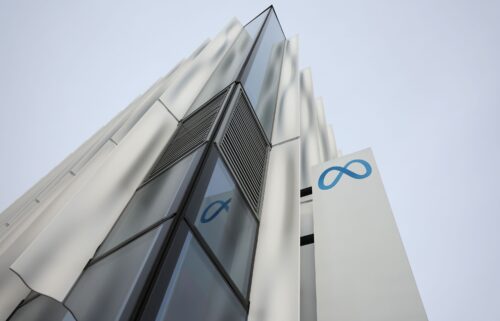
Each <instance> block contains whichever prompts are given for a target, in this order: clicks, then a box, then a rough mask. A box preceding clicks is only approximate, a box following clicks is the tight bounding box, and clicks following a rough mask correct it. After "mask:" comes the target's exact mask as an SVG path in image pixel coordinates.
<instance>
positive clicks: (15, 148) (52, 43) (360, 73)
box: [0, 0, 500, 321]
mask: <svg viewBox="0 0 500 321" xmlns="http://www.w3.org/2000/svg"><path fill="white" fill-rule="evenodd" d="M269 4H270V3H269V2H265V1H236V0H234V1H218V0H212V1H192V0H183V1H144V0H143V1H128V0H121V1H118V0H111V1H98V0H86V1H62V0H61V1H54V0H46V1H35V0H31V1H25V0H0V99H1V102H0V150H1V153H0V177H1V178H2V181H1V183H0V210H3V209H5V208H6V207H7V206H8V205H9V204H10V203H12V202H13V201H14V200H15V199H16V198H17V197H19V196H20V195H21V194H22V193H23V192H24V191H26V190H27V189H28V188H29V187H30V186H32V185H33V184H34V183H35V182H36V181H37V180H38V179H40V178H41V177H42V176H43V175H45V174H46V173H47V172H48V171H50V170H51V169H52V168H53V167H54V166H55V165H57V164H58V163H59V162H60V161H61V160H62V159H63V158H64V157H66V156H67V155H68V154H69V153H70V152H72V151H73V150H75V149H76V148H77V147H78V146H79V145H80V144H81V143H82V142H83V141H84V140H85V139H86V138H88V137H89V136H90V135H91V134H93V133H94V132H95V131H96V130H98V129H99V128H100V127H101V126H103V125H104V124H106V122H107V121H109V120H110V119H111V118H112V117H113V116H114V115H115V114H117V113H118V112H119V111H120V110H122V109H123V108H124V107H126V106H127V105H128V103H130V102H131V101H132V100H133V99H134V98H135V97H137V96H138V95H139V94H141V93H142V92H144V91H145V90H146V89H147V88H149V86H151V85H152V84H153V83H154V82H155V81H156V80H157V79H158V78H160V77H161V76H163V75H165V74H166V73H167V72H168V71H169V70H170V69H171V68H173V67H174V66H175V65H176V64H177V62H179V61H180V60H181V59H182V58H184V57H187V56H188V55H189V54H190V53H191V52H192V51H193V50H194V49H196V48H197V47H198V45H199V44H201V43H202V42H203V41H204V40H205V39H207V38H209V37H213V36H215V35H216V34H217V32H218V31H219V30H221V29H222V28H223V27H224V26H225V25H226V24H227V23H228V22H229V20H230V19H231V18H232V17H237V18H238V19H239V20H240V21H241V22H243V23H246V22H247V21H249V20H250V19H251V18H252V17H253V16H255V15H257V14H258V13H259V12H260V11H262V10H263V9H264V8H265V7H267V6H268V5H269ZM274 5H275V8H276V11H277V13H278V17H279V19H280V21H281V23H282V25H283V28H284V30H285V33H286V35H287V36H289V37H291V36H293V35H296V34H298V35H299V38H300V65H301V66H302V67H311V68H312V72H313V80H314V87H315V94H316V95H317V96H319V97H322V98H323V101H324V104H325V107H326V114H327V120H328V122H329V123H331V124H332V125H333V127H334V130H335V135H336V138H337V144H338V146H339V147H340V148H341V149H342V152H343V153H344V154H348V153H351V152H355V151H358V150H361V149H363V148H366V147H372V149H373V151H374V154H375V156H376V159H377V163H378V166H379V169H380V172H381V175H382V177H383V180H384V184H385V187H386V190H387V193H388V196H389V199H390V201H391V205H392V207H393V211H394V215H395V218H396V221H397V224H398V227H399V229H400V233H401V237H402V239H403V242H404V245H405V248H406V251H407V253H408V257H409V260H410V263H411V266H412V269H413V272H414V275H415V278H416V281H417V285H418V288H419V290H420V293H421V296H422V300H423V303H424V306H425V308H426V311H427V314H428V317H429V320H430V321H466V320H471V321H478V320H479V321H499V320H500V309H499V308H498V303H499V302H500V276H499V272H498V271H500V251H499V248H498V245H499V244H500V233H498V231H497V230H498V228H499V227H500V195H499V194H500V193H499V190H500V189H499V188H498V186H497V181H498V180H499V179H500V166H498V164H499V163H500V149H499V139H500V127H499V126H498V125H497V123H498V122H499V120H500V59H499V57H500V41H499V40H500V1H498V0H497V1H488V0H476V1H472V0H470V1H463V0H453V1H452V0H418V1H417V0H414V1H401V0H399V1H395V0H393V1H391V0H379V1H369V0H351V1H277V2H275V3H274Z"/></svg>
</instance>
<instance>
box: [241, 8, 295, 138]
mask: <svg viewBox="0 0 500 321" xmlns="http://www.w3.org/2000/svg"><path fill="white" fill-rule="evenodd" d="M284 44H285V35H284V34H283V31H282V30H281V26H280V24H279V22H278V18H277V17H276V13H275V12H274V10H271V11H270V13H269V16H268V18H267V20H266V23H265V25H264V29H263V31H262V34H261V36H260V38H259V39H258V40H257V45H256V47H255V49H254V51H253V52H252V56H251V58H250V61H249V63H248V65H247V66H246V67H245V68H246V70H245V71H244V73H243V77H242V79H241V82H242V84H243V87H244V88H245V92H246V94H247V96H248V98H249V99H250V102H251V103H252V106H253V108H254V109H255V113H256V114H257V117H258V118H259V120H260V122H261V124H262V127H263V128H264V131H265V132H266V134H267V136H268V137H270V135H271V131H272V126H273V120H274V110H275V107H276V97H277V94H278V86H279V78H280V73H281V62H282V58H283V49H284Z"/></svg>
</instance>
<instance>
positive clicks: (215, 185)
mask: <svg viewBox="0 0 500 321" xmlns="http://www.w3.org/2000/svg"><path fill="white" fill-rule="evenodd" d="M213 155H216V154H215V153H214V154H213ZM214 159H215V158H214ZM199 188H205V190H204V191H202V192H203V198H202V199H201V201H193V202H191V205H190V208H189V209H188V211H189V216H190V217H191V220H193V218H194V225H195V226H196V228H197V229H198V231H199V232H200V233H201V234H202V235H203V238H204V240H205V241H206V242H207V243H208V245H209V246H210V248H211V250H212V251H213V252H214V253H215V255H216V256H217V258H218V260H219V261H220V262H221V264H222V265H223V266H224V268H225V270H226V271H227V273H228V274H229V275H230V276H231V278H232V280H233V281H234V282H235V283H236V285H237V286H238V288H239V289H240V290H241V293H242V294H243V295H245V296H246V294H247V292H248V283H249V278H250V274H251V268H252V266H251V265H252V264H251V263H252V256H253V248H254V244H255V236H256V232H257V222H256V220H255V218H254V217H253V215H252V214H251V212H250V209H249V208H248V206H247V205H246V202H245V200H244V199H243V196H242V195H241V193H240V192H239V190H238V189H237V187H236V185H235V183H234V181H233V179H232V178H231V176H230V174H229V172H228V170H227V169H226V167H225V166H224V164H223V162H222V160H221V159H220V158H219V159H217V160H216V163H215V167H214V168H213V171H212V173H211V176H210V180H209V182H208V185H207V186H206V187H204V186H203V184H200V187H199Z"/></svg>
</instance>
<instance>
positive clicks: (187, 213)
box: [0, 7, 426, 321]
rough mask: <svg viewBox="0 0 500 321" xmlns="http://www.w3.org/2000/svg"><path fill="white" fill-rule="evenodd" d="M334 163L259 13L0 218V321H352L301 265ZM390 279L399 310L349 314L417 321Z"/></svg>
mask: <svg viewBox="0 0 500 321" xmlns="http://www.w3.org/2000/svg"><path fill="white" fill-rule="evenodd" d="M338 156H339V153H338V151H337V147H336V144H335V139H334V136H333V131H332V129H331V127H330V126H328V125H327V124H326V120H325V115H324V109H323V105H322V101H321V100H320V99H317V98H316V97H315V96H314V92H313V86H312V77H311V72H310V70H308V69H306V70H302V71H301V70H299V68H298V39H297V38H296V37H295V38H291V39H287V38H286V36H285V34H284V32H283V30H282V28H281V25H280V23H279V20H278V17H277V16H276V13H275V11H274V9H273V8H272V7H270V8H268V9H266V10H265V11H263V12H262V13H261V14H260V15H258V16H257V17H256V18H255V19H253V20H252V21H251V22H249V23H248V24H246V25H242V24H241V23H239V22H238V21H237V20H233V21H231V22H230V23H229V24H228V25H227V27H226V28H225V29H224V30H222V31H221V32H220V33H219V34H218V35H217V36H216V37H215V38H214V39H211V40H207V41H206V42H205V43H203V44H202V45H201V46H200V47H199V48H198V49H197V50H196V51H195V52H194V53H193V54H192V55H191V56H189V57H188V58H186V59H184V60H183V61H181V62H180V63H179V64H178V65H177V66H176V67H175V68H174V69H173V70H172V71H171V72H170V73H169V74H168V75H167V76H165V77H164V78H161V79H160V80H158V81H157V82H156V83H155V84H154V85H153V86H152V87H151V88H150V89H149V90H148V91H147V92H146V93H144V94H143V95H141V96H139V97H138V98H137V99H136V100H134V101H133V102H132V103H131V104H130V105H129V106H128V107H127V108H126V109H124V110H123V111H122V112H121V113H120V114H118V115H117V116H116V117H115V118H114V119H113V120H112V121H111V122H110V123H108V124H107V125H106V126H104V127H103V128H102V129H101V130H100V131H99V132H97V133H96V134H95V135H94V136H92V137H91V138H90V139H89V140H88V141H87V142H85V143H84V144H83V145H82V146H81V147H80V148H79V149H77V150H76V151H75V152H74V153H72V154H71V155H69V156H68V157H67V158H66V159H65V160H64V161H63V162H62V163H61V164H60V165H58V167H56V168H55V169H54V170H53V171H52V172H50V173H49V174H48V175H47V176H46V177H44V178H43V179H42V180H41V181H40V182H38V183H37V184H36V185H35V186H33V188H31V189H30V190H29V191H27V192H26V193H25V194H24V195H23V196H22V197H21V198H19V199H18V200H17V201H16V202H15V203H14V204H12V205H11V206H10V207H9V208H7V209H6V210H5V211H4V213H3V214H2V215H1V216H0V297H1V298H2V299H1V300H0V320H7V319H8V320H11V321H18V320H22V321H34V320H53V321H63V320H64V321H69V320H78V321H87V320H88V321H96V320H106V321H108V320H172V321H174V320H192V321H196V320H205V321H216V320H217V321H221V320H227V321H237V320H251V321H266V320H272V321H279V320H283V321H285V320H286V321H293V320H297V321H299V320H303V321H314V320H325V321H326V320H328V319H329V320H334V321H335V320H339V321H340V320H358V319H359V314H353V315H350V316H347V317H345V318H344V317H343V316H336V315H334V316H333V318H331V316H332V315H331V314H329V313H330V312H329V311H327V310H328V309H327V308H325V307H327V306H328V302H327V303H326V304H324V302H325V301H324V300H323V299H324V295H323V294H324V293H328V291H329V290H328V288H325V286H326V285H327V284H328V287H330V285H329V283H328V282H329V280H330V276H329V273H330V272H328V271H329V269H327V271H326V272H325V273H323V270H325V269H318V268H317V267H318V266H317V262H316V265H315V261H316V260H315V258H314V246H315V244H314V230H315V229H318V228H316V224H317V223H316V222H314V223H313V212H314V213H315V214H314V218H315V219H316V213H320V212H321V211H322V207H321V206H323V205H321V204H322V202H323V203H324V201H320V199H321V197H320V198H318V202H317V203H318V205H317V204H316V201H314V202H313V200H314V196H315V195H316V194H317V193H322V191H321V186H320V190H317V187H316V186H315V184H316V183H317V182H318V175H315V169H314V168H315V167H314V166H321V164H325V162H327V161H331V160H335V159H339V158H338ZM372 166H374V167H375V165H374V164H373V161H372ZM334 167H335V166H334ZM331 168H333V167H330V169H327V170H328V171H331ZM336 168H340V167H338V166H337V167H336ZM353 171H354V170H353ZM353 171H351V172H350V173H353ZM340 172H342V170H341V171H340ZM340 172H339V175H342V174H341V173H340ZM344 172H345V173H347V174H346V175H350V174H349V173H348V172H346V171H344ZM365 174H366V173H365ZM353 175H354V176H356V175H358V176H359V174H353ZM351 176H352V175H351ZM373 176H374V175H373ZM329 179H330V178H329ZM325 184H326V183H325ZM330 185H331V184H330ZM325 186H326V185H325ZM318 195H319V194H318ZM384 195H385V194H384ZM313 203H314V210H313ZM374 206H376V204H375V205H374ZM316 207H317V208H316ZM320 217H321V215H320ZM319 220H322V218H320V219H319ZM325 222H326V221H325ZM388 222H389V223H390V222H391V221H390V218H389V220H388ZM327 224H330V223H328V222H327ZM391 224H392V223H391ZM384 226H385V225H384ZM339 228H341V225H339ZM319 229H321V228H319ZM395 231H396V233H397V229H396V230H395ZM318 232H319V231H318ZM393 232H394V231H393V230H391V231H389V232H388V233H393ZM321 233H322V234H321V237H322V238H323V239H324V240H325V241H324V242H323V243H322V244H325V246H326V245H327V244H329V242H330V241H329V239H328V238H329V236H328V235H329V233H328V232H321ZM337 235H338V234H337ZM325 237H326V238H325ZM390 242H392V241H390ZM394 242H396V243H397V242H399V243H398V244H401V241H400V240H399V239H398V240H395V241H394ZM390 244H393V243H390ZM323 248H324V247H323ZM386 248H387V247H386V246H384V247H383V251H385V249H386ZM348 249H349V247H348ZM401 249H402V245H401ZM372 250H377V249H372ZM390 251H391V253H393V252H394V251H393V250H392V249H391V250H390ZM353 253H354V252H353ZM359 253H360V254H359V255H364V252H363V250H360V251H359ZM398 253H399V252H398ZM400 254H401V253H399V254H398V255H399V256H398V257H397V258H396V260H406V256H405V255H404V249H403V252H402V254H401V255H402V256H401V255H400ZM403 256H404V257H403ZM390 259H394V256H391V258H390ZM321 260H322V259H321ZM346 262H347V261H346ZM328 264H330V263H329V262H325V263H324V264H323V265H322V267H324V266H328ZM333 264H334V266H335V264H336V263H335V262H334V263H333ZM397 269H398V271H399V270H401V271H403V274H404V276H403V278H407V279H408V275H407V274H408V273H407V272H409V273H410V279H408V280H410V281H409V283H408V284H410V287H411V289H410V290H408V289H409V288H408V287H407V286H405V288H404V289H402V291H399V290H396V291H395V292H394V291H392V290H391V291H392V292H391V293H392V294H397V295H400V294H401V293H407V292H408V291H410V292H411V294H412V295H413V296H412V298H411V299H410V300H409V301H408V302H409V305H408V307H407V308H405V309H403V311H402V312H401V313H402V314H401V313H400V312H397V313H395V312H392V310H389V311H387V310H384V311H385V312H383V313H381V312H377V311H376V310H374V309H373V307H370V308H369V309H368V308H366V309H365V307H363V306H360V305H358V306H356V307H354V308H353V309H354V310H356V309H365V310H366V311H368V312H367V313H368V314H369V315H373V318H372V320H401V318H400V317H401V316H408V318H406V320H424V319H426V318H425V312H424V311H423V307H422V306H421V302H420V298H419V297H418V291H417V290H416V287H415V288H413V287H412V285H414V281H413V279H412V276H411V270H409V266H404V267H402V268H401V269H399V268H397ZM388 270H389V271H392V268H388ZM316 271H318V273H319V271H321V273H319V274H318V277H321V278H324V277H325V276H326V278H324V280H325V282H323V283H319V282H317V280H316ZM360 273H364V272H363V271H360ZM403 274H402V275H403ZM334 276H335V277H337V276H338V275H334ZM341 277H342V276H341ZM333 279H334V278H333ZM371 279H373V278H371ZM371 279H370V280H371ZM400 280H401V278H399V279H396V280H395V282H396V283H399V281H400ZM412 282H413V283H412ZM383 284H386V283H383ZM323 285H325V286H323ZM372 286H374V285H373V284H371V283H370V281H367V282H366V283H365V287H364V288H362V289H360V291H361V292H363V291H364V290H366V289H368V288H369V287H372ZM391 286H392V285H390V284H388V286H387V287H391ZM334 287H335V286H334ZM339 289H342V287H339ZM325 291H326V292H325ZM398 291H399V292H398ZM393 292H394V293H393ZM415 293H416V296H414V294H415ZM317 294H318V298H317V297H316V296H317ZM392 294H391V295H392ZM320 297H321V300H320ZM342 297H343V299H344V300H347V301H343V302H352V301H353V300H354V301H356V300H357V299H356V295H354V296H350V295H346V296H342ZM390 298H393V297H390ZM368 299H370V298H368ZM328 300H329V298H328V295H327V300H326V301H328ZM391 300H392V299H391ZM358 303H360V304H361V303H362V301H359V302H358ZM393 303H395V304H396V303H397V302H393ZM367 309H368V310H367ZM370 309H371V310H370ZM396 310H397V309H396ZM320 311H321V313H320ZM325 311H326V312H325ZM336 311H340V310H339V309H337V310H336ZM415 311H416V312H415ZM322 313H323V314H322ZM382 317H384V318H385V319H384V318H382ZM387 317H388V318H387ZM342 318H343V319H342ZM357 318H358V319H357ZM398 318H399V319H398ZM365 320H366V319H365Z"/></svg>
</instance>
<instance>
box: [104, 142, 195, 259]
mask: <svg viewBox="0 0 500 321" xmlns="http://www.w3.org/2000/svg"><path fill="white" fill-rule="evenodd" d="M200 154H201V150H199V149H198V150H197V151H195V152H194V153H192V154H191V155H189V156H187V157H185V158H184V159H182V160H181V161H180V162H178V163H177V164H175V165H174V166H172V167H171V168H170V169H168V170H167V171H166V172H164V173H163V174H161V175H160V176H158V177H156V178H155V179H154V180H152V181H151V182H149V183H148V184H147V185H145V186H143V187H142V188H141V189H139V190H138V191H137V192H136V193H135V195H134V196H133V197H132V200H131V201H130V203H129V204H128V205H127V207H126V208H125V210H124V211H123V213H122V215H121V216H120V218H119V219H118V221H117V222H116V224H115V226H114V227H113V229H112V230H111V232H110V233H109V235H108V236H107V237H106V240H105V241H104V242H103V244H102V245H101V246H100V248H99V250H98V251H97V253H96V257H97V256H99V255H101V254H103V253H105V252H106V251H108V250H110V249H112V248H113V247H115V246H116V245H118V244H120V243H121V242H123V241H125V240H126V239H128V238H129V237H131V236H133V235H135V234H137V233H139V232H141V231H142V230H144V229H145V228H147V227H149V226H151V225H152V224H154V223H156V222H158V221H159V220H161V219H163V218H165V217H167V216H168V215H171V214H173V213H174V212H175V211H176V210H177V208H176V207H177V205H178V204H177V202H176V200H179V199H180V196H181V195H183V193H184V191H185V188H186V185H187V181H188V180H189V177H190V175H189V174H188V173H189V171H190V168H192V167H193V165H194V164H196V163H197V161H198V159H199V157H200ZM183 181H184V183H183Z"/></svg>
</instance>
